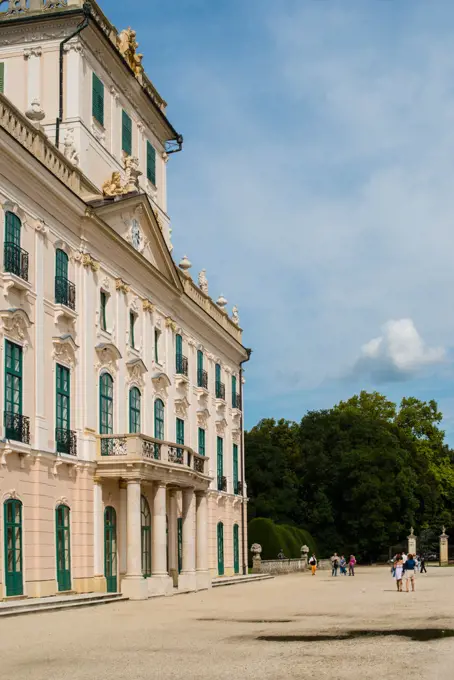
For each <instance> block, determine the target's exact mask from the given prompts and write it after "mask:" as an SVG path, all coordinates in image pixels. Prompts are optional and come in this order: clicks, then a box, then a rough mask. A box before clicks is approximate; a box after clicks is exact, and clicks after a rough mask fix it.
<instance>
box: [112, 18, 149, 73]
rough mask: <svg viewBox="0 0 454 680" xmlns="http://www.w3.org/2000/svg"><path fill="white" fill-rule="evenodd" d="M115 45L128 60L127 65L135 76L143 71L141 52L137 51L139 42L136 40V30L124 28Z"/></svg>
mask: <svg viewBox="0 0 454 680" xmlns="http://www.w3.org/2000/svg"><path fill="white" fill-rule="evenodd" d="M117 47H118V49H119V51H120V54H122V55H123V57H124V58H125V59H126V61H127V62H128V64H129V66H130V67H131V68H132V70H133V71H134V73H135V74H136V76H140V75H142V73H143V66H142V59H143V54H138V53H137V48H138V47H139V43H138V42H137V40H136V32H135V31H133V30H132V28H131V27H129V28H125V29H124V30H123V31H122V32H121V33H120V34H119V36H118V38H117Z"/></svg>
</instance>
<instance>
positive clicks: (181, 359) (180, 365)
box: [176, 354, 188, 377]
mask: <svg viewBox="0 0 454 680" xmlns="http://www.w3.org/2000/svg"><path fill="white" fill-rule="evenodd" d="M176 370H177V373H178V375H185V376H186V377H187V375H188V358H187V357H185V356H183V355H182V354H177V356H176Z"/></svg>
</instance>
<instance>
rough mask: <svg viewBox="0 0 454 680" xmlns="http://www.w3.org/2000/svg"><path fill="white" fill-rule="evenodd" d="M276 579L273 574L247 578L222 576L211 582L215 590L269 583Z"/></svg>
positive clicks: (255, 575) (254, 575)
mask: <svg viewBox="0 0 454 680" xmlns="http://www.w3.org/2000/svg"><path fill="white" fill-rule="evenodd" d="M270 578H274V576H272V575H271V574H248V575H247V576H244V575H242V576H221V577H218V578H214V579H213V580H212V582H211V585H212V587H213V588H220V587H222V586H235V585H238V584H239V583H253V582H254V581H268V580H269V579H270Z"/></svg>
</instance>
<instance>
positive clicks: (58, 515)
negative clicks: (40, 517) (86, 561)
mask: <svg viewBox="0 0 454 680" xmlns="http://www.w3.org/2000/svg"><path fill="white" fill-rule="evenodd" d="M55 532H56V543H57V583H58V590H59V591H60V592H61V591H66V590H71V536H70V523H69V508H68V506H67V505H59V506H58V507H57V508H56V510H55Z"/></svg>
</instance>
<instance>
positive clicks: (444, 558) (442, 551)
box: [440, 527, 449, 567]
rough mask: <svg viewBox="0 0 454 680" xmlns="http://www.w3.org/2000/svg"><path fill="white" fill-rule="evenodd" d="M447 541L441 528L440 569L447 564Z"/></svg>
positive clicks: (445, 534) (446, 536) (444, 531)
mask: <svg viewBox="0 0 454 680" xmlns="http://www.w3.org/2000/svg"><path fill="white" fill-rule="evenodd" d="M448 541H449V536H448V534H447V533H446V529H445V527H443V533H442V534H441V536H440V567H447V566H448V564H449V552H448Z"/></svg>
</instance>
